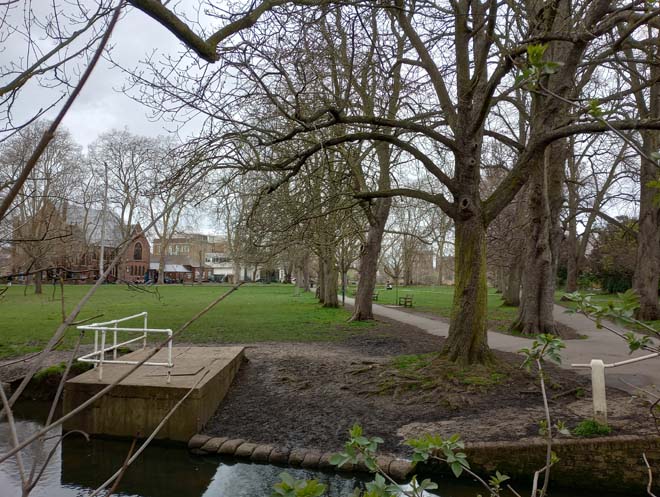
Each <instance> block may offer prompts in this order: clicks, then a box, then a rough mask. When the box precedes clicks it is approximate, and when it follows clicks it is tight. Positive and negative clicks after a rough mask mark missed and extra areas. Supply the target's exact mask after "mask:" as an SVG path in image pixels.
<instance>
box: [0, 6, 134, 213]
mask: <svg viewBox="0 0 660 497" xmlns="http://www.w3.org/2000/svg"><path fill="white" fill-rule="evenodd" d="M123 6H124V2H123V0H121V1H120V3H119V5H118V6H117V7H116V8H115V12H114V14H113V16H112V18H111V19H110V22H109V23H108V29H106V31H105V34H104V35H103V38H102V39H101V42H100V43H99V46H98V48H97V49H96V52H95V53H94V55H93V56H92V59H91V60H90V61H89V64H88V65H87V67H86V68H85V72H84V73H83V75H82V77H81V78H80V81H78V84H77V85H76V87H75V88H74V89H73V92H71V95H69V98H67V99H66V102H65V103H64V106H63V107H62V109H60V111H59V112H58V114H57V116H56V117H55V119H53V122H52V123H50V126H48V129H47V130H46V131H44V134H43V135H42V136H41V139H40V140H39V143H38V144H37V146H36V147H35V149H34V151H33V152H32V155H30V158H29V159H28V160H27V162H26V163H25V166H24V167H23V169H22V170H21V173H20V174H19V176H18V178H16V182H15V183H14V184H13V185H12V187H11V189H10V190H9V192H7V194H6V195H5V197H4V198H3V199H2V203H0V220H2V219H4V217H5V214H7V211H8V210H9V208H10V207H11V204H12V202H13V201H14V199H15V198H16V195H18V193H19V192H20V191H21V188H23V185H24V184H25V181H27V179H28V177H29V176H30V174H31V173H32V170H33V169H34V167H35V166H36V165H37V162H39V159H40V158H41V156H42V155H43V153H44V151H45V150H46V147H48V144H49V143H50V141H51V140H52V139H53V137H54V136H55V133H56V131H57V128H58V127H59V125H60V123H61V122H62V120H63V119H64V116H66V114H67V112H68V111H69V109H70V108H71V106H72V105H73V102H74V101H75V100H76V98H78V95H79V94H80V92H81V91H82V89H83V87H84V86H85V83H86V82H87V80H88V79H89V77H90V76H91V74H92V71H93V70H94V68H95V67H96V64H97V62H98V61H99V59H100V58H101V54H103V51H104V50H105V47H106V45H107V44H108V41H109V40H110V35H111V34H112V31H113V29H114V27H115V25H116V24H117V21H118V20H119V14H120V13H121V10H122V7H123Z"/></svg>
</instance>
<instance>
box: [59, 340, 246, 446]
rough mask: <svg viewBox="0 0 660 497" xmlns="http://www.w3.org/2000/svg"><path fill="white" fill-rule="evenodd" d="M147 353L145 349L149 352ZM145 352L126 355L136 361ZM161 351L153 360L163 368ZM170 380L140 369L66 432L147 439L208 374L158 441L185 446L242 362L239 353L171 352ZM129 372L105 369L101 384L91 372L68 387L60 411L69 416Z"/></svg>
mask: <svg viewBox="0 0 660 497" xmlns="http://www.w3.org/2000/svg"><path fill="white" fill-rule="evenodd" d="M147 350H149V349H147ZM146 353H147V352H146V351H144V350H139V351H136V352H132V353H130V354H127V355H124V356H122V357H121V358H122V359H126V360H139V359H141V358H142V357H144V355H145V354H146ZM166 353H167V352H166V351H165V350H161V351H160V352H159V353H158V354H156V356H155V357H154V358H153V359H151V360H152V361H154V362H160V361H163V362H167V357H166ZM172 357H173V362H174V367H173V368H172V378H171V381H170V383H169V384H168V383H167V368H166V367H160V366H141V367H140V368H138V369H137V371H135V372H134V373H133V374H131V376H129V377H128V378H126V379H125V380H124V381H123V382H122V383H121V384H119V385H117V386H116V387H115V388H114V389H113V390H112V391H111V392H110V393H109V394H107V395H105V396H103V397H102V398H101V399H99V400H98V401H96V402H95V403H94V404H93V405H92V406H91V407H89V408H88V409H86V410H85V411H83V412H82V413H80V414H78V415H76V416H74V417H73V418H72V419H71V420H69V421H68V422H67V423H65V425H64V429H65V430H74V429H75V430H83V431H85V432H87V433H89V434H90V435H108V436H116V437H135V436H139V437H147V436H149V434H150V433H151V432H152V431H153V429H154V428H155V427H156V426H157V425H158V423H159V422H160V421H161V420H162V419H163V417H164V416H165V415H166V414H167V413H168V412H169V411H170V410H171V409H172V407H174V405H175V404H176V403H177V402H178V401H179V400H180V399H181V398H182V397H183V396H184V395H185V394H186V393H187V392H188V391H189V390H190V389H191V388H192V387H193V385H194V384H195V383H196V382H197V381H199V379H200V378H201V377H202V375H203V374H204V373H205V372H206V371H209V373H208V374H207V375H206V377H205V378H204V380H203V381H202V382H201V383H200V384H199V385H198V386H197V387H196V388H195V390H194V391H193V392H192V393H191V394H190V396H189V397H188V398H187V399H186V400H185V402H184V403H183V404H182V405H181V406H180V407H179V408H178V409H177V411H176V412H175V413H174V414H173V415H172V417H171V418H170V420H169V421H168V422H167V424H166V425H165V426H164V427H163V428H162V429H161V430H160V432H159V433H158V435H157V437H156V438H159V439H169V440H176V441H181V442H187V441H188V440H189V439H190V437H192V436H193V435H194V434H195V433H199V432H200V431H201V430H202V428H203V426H204V424H205V423H206V422H207V421H208V420H209V418H210V417H211V416H212V415H213V413H214V412H215V411H216V409H217V408H218V405H219V404H220V402H221V401H222V399H223V398H224V397H225V395H227V391H228V390H229V387H230V386H231V383H232V381H233V380H234V377H235V376H236V373H237V372H238V370H239V368H240V365H241V362H242V361H243V359H244V354H243V347H174V349H173V354H172ZM131 367H132V366H129V365H123V364H104V366H103V380H102V381H99V378H98V372H97V371H96V370H90V371H87V372H86V373H83V374H81V375H79V376H76V377H75V378H72V379H71V380H69V381H67V382H66V385H65V387H64V400H63V409H64V412H65V413H67V412H69V411H71V410H72V409H73V408H75V407H76V406H78V405H80V404H81V403H82V402H84V401H85V400H87V399H89V398H90V397H91V396H92V395H94V394H95V393H97V392H98V391H99V390H101V389H102V388H103V387H105V386H107V385H108V384H110V383H112V382H113V381H114V380H115V379H116V378H118V377H119V376H120V375H121V374H122V373H124V372H126V371H127V369H129V368H131Z"/></svg>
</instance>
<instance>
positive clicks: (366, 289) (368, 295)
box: [351, 198, 392, 321]
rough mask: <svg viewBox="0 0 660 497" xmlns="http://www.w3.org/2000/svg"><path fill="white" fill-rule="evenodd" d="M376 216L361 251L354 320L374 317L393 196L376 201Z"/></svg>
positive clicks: (352, 317) (352, 318)
mask: <svg viewBox="0 0 660 497" xmlns="http://www.w3.org/2000/svg"><path fill="white" fill-rule="evenodd" d="M375 202H376V207H375V209H374V216H373V219H372V222H371V223H370V225H369V231H368V232H367V241H366V243H365V244H364V245H363V246H362V250H361V251H360V263H359V264H360V280H359V283H358V288H357V294H356V296H355V309H354V310H353V316H351V320H352V321H365V320H368V319H373V318H374V316H373V310H372V305H373V302H372V297H373V294H374V289H375V288H376V274H377V272H378V260H379V258H380V249H381V244H382V241H383V234H384V233H385V225H386V224H387V218H388V217H389V215H390V207H391V206H392V199H391V198H380V199H378V200H376V201H375Z"/></svg>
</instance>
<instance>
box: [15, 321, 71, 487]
mask: <svg viewBox="0 0 660 497" xmlns="http://www.w3.org/2000/svg"><path fill="white" fill-rule="evenodd" d="M82 337H83V332H82V331H81V332H80V333H79V334H78V340H77V342H76V345H75V347H74V349H73V351H72V352H71V354H70V355H69V359H68V361H67V363H66V367H65V368H64V372H63V373H62V377H61V378H60V381H59V384H58V385H57V391H56V392H55V397H54V398H53V401H52V403H51V405H50V411H49V412H48V417H47V418H46V423H45V424H47V425H48V424H50V423H51V421H52V420H53V418H54V417H55V410H56V409H57V404H58V402H59V400H60V397H61V395H62V392H63V391H64V384H65V383H66V380H67V378H68V376H69V372H70V371H71V366H72V364H73V361H74V359H75V358H76V356H77V355H78V350H80V342H81V341H82ZM43 445H44V438H43V437H42V438H40V439H39V442H38V443H37V447H38V449H37V451H36V452H37V456H36V457H35V459H34V463H33V464H32V470H31V471H30V481H29V483H28V485H29V491H30V490H32V489H33V488H34V487H35V485H36V484H37V483H38V481H39V478H40V477H41V475H42V474H43V472H44V469H45V468H46V465H47V464H48V459H46V461H45V462H44V465H43V468H42V469H41V471H39V474H38V477H37V478H35V472H36V470H37V466H38V465H39V455H38V454H41V450H42V448H43Z"/></svg>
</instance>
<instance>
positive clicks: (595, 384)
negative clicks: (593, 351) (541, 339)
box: [571, 352, 660, 425]
mask: <svg viewBox="0 0 660 497" xmlns="http://www.w3.org/2000/svg"><path fill="white" fill-rule="evenodd" d="M655 357H660V352H654V353H652V354H648V355H644V356H641V357H634V358H632V359H627V360H625V361H619V362H613V363H611V364H605V363H604V362H603V361H602V360H600V359H592V360H591V362H590V363H589V364H571V366H572V367H574V368H591V396H592V398H593V404H594V419H595V420H596V421H598V422H599V423H602V424H605V425H606V424H607V394H606V391H605V369H606V368H617V367H619V366H625V365H626V364H633V363H635V362H640V361H646V360H647V359H653V358H655Z"/></svg>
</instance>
